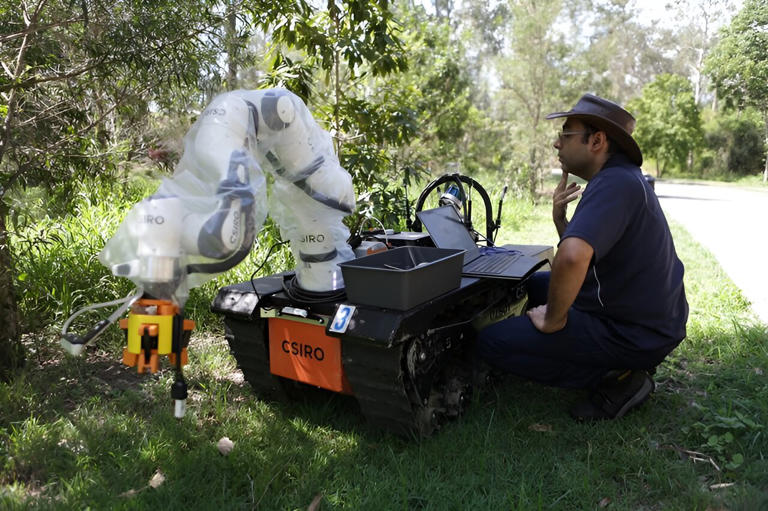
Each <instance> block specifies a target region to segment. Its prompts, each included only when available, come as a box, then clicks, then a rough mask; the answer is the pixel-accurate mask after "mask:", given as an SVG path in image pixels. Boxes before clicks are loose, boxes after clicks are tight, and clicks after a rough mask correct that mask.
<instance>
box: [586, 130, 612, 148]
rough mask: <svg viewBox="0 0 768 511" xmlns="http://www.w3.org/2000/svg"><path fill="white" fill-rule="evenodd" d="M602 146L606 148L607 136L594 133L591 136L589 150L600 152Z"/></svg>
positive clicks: (602, 133) (600, 132)
mask: <svg viewBox="0 0 768 511" xmlns="http://www.w3.org/2000/svg"><path fill="white" fill-rule="evenodd" d="M602 146H606V148H607V146H608V135H606V133H605V132H604V131H596V132H595V133H594V134H593V135H592V146H591V148H590V149H593V150H596V151H597V150H600V149H601V148H602Z"/></svg>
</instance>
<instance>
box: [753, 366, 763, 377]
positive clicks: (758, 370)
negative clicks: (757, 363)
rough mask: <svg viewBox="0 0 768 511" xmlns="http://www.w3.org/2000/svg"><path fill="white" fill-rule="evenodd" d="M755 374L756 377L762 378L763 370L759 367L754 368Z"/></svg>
mask: <svg viewBox="0 0 768 511" xmlns="http://www.w3.org/2000/svg"><path fill="white" fill-rule="evenodd" d="M755 374H756V375H758V376H762V375H763V370H762V369H760V368H759V367H755Z"/></svg>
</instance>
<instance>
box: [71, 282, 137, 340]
mask: <svg viewBox="0 0 768 511" xmlns="http://www.w3.org/2000/svg"><path fill="white" fill-rule="evenodd" d="M135 291H136V293H134V294H129V295H128V296H126V297H124V298H119V299H117V300H112V301H111V302H103V303H94V304H91V305H86V306H85V307H83V308H82V309H80V310H78V311H77V312H75V313H74V314H72V315H71V316H70V317H69V318H68V319H67V320H66V321H65V322H64V325H63V326H62V327H61V335H65V334H66V333H67V329H68V328H69V325H70V324H71V323H72V321H73V320H74V319H75V318H76V317H77V316H79V315H80V314H82V313H84V312H88V311H91V310H94V309H101V308H102V307H111V306H113V305H119V304H121V303H123V304H124V305H123V306H122V307H119V308H118V309H117V310H116V311H115V312H113V313H112V315H110V316H109V322H110V323H114V322H115V320H117V318H119V317H120V316H122V315H123V314H124V313H125V311H126V310H128V307H130V306H131V305H133V302H135V301H136V300H138V299H139V298H141V296H142V295H143V294H144V289H142V288H136V290H135Z"/></svg>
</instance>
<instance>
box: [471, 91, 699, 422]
mask: <svg viewBox="0 0 768 511" xmlns="http://www.w3.org/2000/svg"><path fill="white" fill-rule="evenodd" d="M563 117H564V118H565V123H564V124H563V126H562V131H561V132H560V133H559V134H558V137H557V140H556V141H555V144H554V147H555V148H556V149H557V151H558V157H559V160H560V163H561V166H562V169H563V176H562V179H561V180H560V182H559V184H558V185H557V187H556V188H555V191H554V194H553V207H552V214H553V219H554V222H555V226H556V227H557V231H558V233H559V235H560V243H559V245H558V250H557V254H556V255H555V258H554V261H553V263H552V271H551V272H539V273H537V274H536V275H534V277H532V278H531V279H530V280H529V281H528V298H529V307H531V308H530V309H529V310H528V313H527V315H526V316H520V317H515V318H509V319H506V320H503V321H500V322H498V323H495V324H493V325H491V326H489V327H487V328H485V329H484V330H482V331H481V332H480V334H479V336H478V352H479V355H480V356H481V358H482V359H484V360H485V361H486V362H488V363H489V364H491V365H493V366H495V367H497V368H499V369H501V370H503V371H506V372H510V373H513V374H516V375H519V376H522V377H525V378H529V379H531V380H534V381H537V382H540V383H544V384H547V385H553V386H558V387H568V388H583V389H588V390H589V391H590V394H589V399H588V400H587V401H585V402H583V403H579V404H577V405H576V406H575V407H574V408H573V409H572V410H571V415H572V416H573V417H574V418H575V419H577V420H596V419H613V418H617V417H621V416H623V415H624V414H625V413H627V412H628V411H629V410H631V409H632V408H635V407H637V406H638V405H640V404H641V403H643V402H644V401H645V400H646V399H648V396H649V395H650V394H651V392H652V391H653V390H654V383H653V379H652V378H651V374H653V373H654V372H655V367H656V366H657V365H658V364H659V363H661V361H662V360H664V357H666V356H667V354H669V353H670V352H671V351H672V350H673V349H674V348H675V347H676V346H677V345H678V344H679V343H680V342H681V341H682V340H683V338H684V337H685V323H686V320H687V318H688V303H687V301H686V299H685V290H684V288H683V264H682V263H681V262H680V259H678V257H677V254H676V253H675V247H674V243H673V242H672V235H671V234H670V232H669V226H668V224H667V221H666V218H665V217H664V213H663V212H662V210H661V206H660V205H659V201H658V199H657V198H656V195H655V193H654V191H653V190H652V189H651V187H650V185H649V184H648V183H647V182H646V181H645V179H644V178H643V175H642V172H641V170H640V165H641V164H642V161H643V156H642V153H641V152H640V148H639V147H638V145H637V143H636V142H635V140H634V139H633V138H632V135H631V133H632V131H633V129H634V126H635V119H634V118H633V117H632V116H631V115H630V114H629V112H627V111H626V110H624V109H623V108H621V107H620V106H619V105H617V104H615V103H612V102H610V101H607V100H605V99H602V98H599V97H597V96H593V95H591V94H586V95H584V96H583V97H582V98H581V99H580V100H579V101H578V103H577V104H576V106H575V107H574V108H573V109H572V110H570V111H568V112H558V113H553V114H550V115H548V116H547V119H555V118H563ZM569 173H571V174H574V175H576V176H579V177H581V178H583V179H585V180H586V181H587V182H588V183H587V185H586V187H585V189H584V191H583V196H582V198H581V201H580V202H579V204H578V205H577V207H576V210H575V212H574V214H573V216H572V218H571V220H570V222H569V221H568V220H567V219H566V207H567V204H568V203H569V202H571V201H573V200H575V199H576V198H577V197H578V196H579V195H582V193H581V187H580V186H579V185H577V184H575V183H571V184H567V183H568V174H569Z"/></svg>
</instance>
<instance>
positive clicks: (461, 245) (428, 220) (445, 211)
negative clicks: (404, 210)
mask: <svg viewBox="0 0 768 511" xmlns="http://www.w3.org/2000/svg"><path fill="white" fill-rule="evenodd" d="M418 215H419V219H420V220H421V223H422V224H424V227H426V228H427V231H428V232H429V236H430V237H431V238H432V241H434V243H435V246H436V247H438V248H455V249H463V250H466V251H467V252H468V253H471V252H473V251H477V245H475V242H474V241H473V240H472V236H470V234H469V231H467V228H466V227H464V223H463V222H462V221H461V217H459V214H458V213H457V212H456V210H455V209H454V208H453V206H442V207H439V208H435V209H427V210H424V211H419V213H418Z"/></svg>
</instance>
